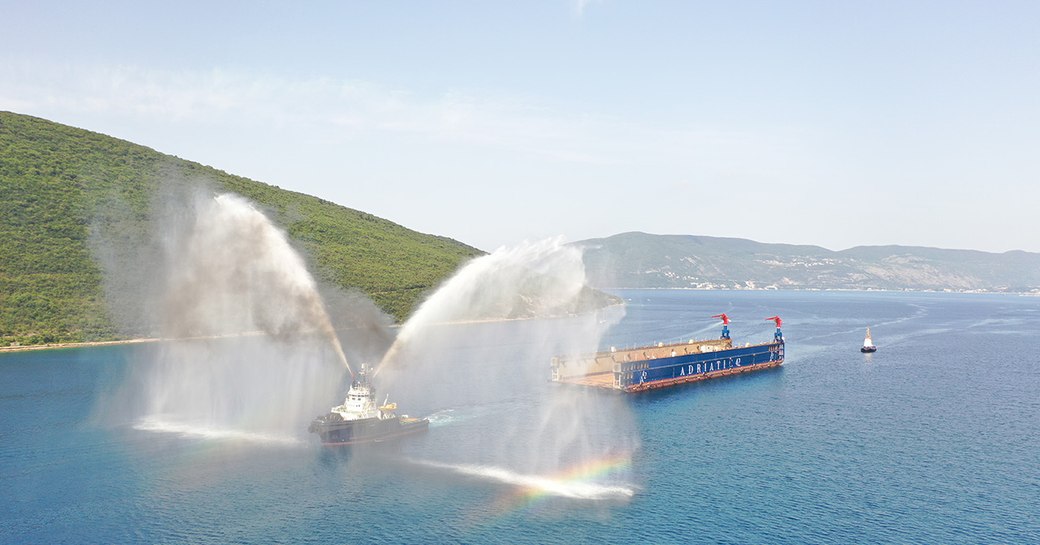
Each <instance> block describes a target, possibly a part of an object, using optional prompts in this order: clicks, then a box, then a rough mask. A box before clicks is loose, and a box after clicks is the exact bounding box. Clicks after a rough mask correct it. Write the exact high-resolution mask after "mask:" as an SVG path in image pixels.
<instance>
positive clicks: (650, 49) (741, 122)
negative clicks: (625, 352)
mask: <svg viewBox="0 0 1040 545" xmlns="http://www.w3.org/2000/svg"><path fill="white" fill-rule="evenodd" d="M103 6H104V8H103V9H99V8H98V7H96V6H94V5H89V4H82V3H75V4H65V3H61V2H53V1H41V2H31V3H26V2H12V1H7V0H0V10H2V12H3V13H4V14H5V19H6V24H5V39H4V48H3V50H0V110H10V111H14V112H18V113H24V114H30V115H35V116H39V117H43V118H46V119H50V120H53V121H57V122H59V123H65V124H69V125H74V126H78V127H82V128H85V129H89V130H92V131H97V132H101V133H104V134H109V135H112V136H115V137H118V138H123V139H126V140H129V141H132V142H135V143H138V144H143V145H146V146H149V147H152V148H155V149H157V150H159V151H161V152H164V153H169V154H173V155H177V156H179V157H182V158H185V159H189V160H193V161H198V162H201V163H204V164H207V165H211V166H214V167H217V168H219V169H222V170H225V171H227V172H231V173H233V174H238V175H242V176H247V177H250V178H253V179H256V180H260V181H263V182H266V183H270V184H275V185H278V186H280V187H283V188H287V189H292V190H295V191H300V192H303V193H308V194H312V195H316V196H319V197H322V198H324V199H326V200H330V201H333V202H336V203H339V204H342V205H344V206H348V207H350V208H355V209H358V210H363V211H365V212H369V213H372V214H376V215H378V216H381V217H384V218H387V219H390V220H392V221H395V222H397V223H400V224H402V225H405V226H406V227H409V228H412V229H415V230H418V231H422V232H427V233H433V234H438V235H444V236H449V237H452V238H455V239H458V240H460V241H463V242H465V243H468V244H471V245H474V246H476V247H479V248H482V249H484V250H492V249H494V248H496V247H498V246H501V245H512V244H514V243H516V242H519V241H521V240H524V239H527V240H533V239H541V238H545V237H548V236H555V235H563V236H564V237H566V238H567V239H568V240H580V239H585V238H596V237H606V236H610V235H613V234H616V233H621V232H626V231H644V232H650V233H660V234H695V235H708V236H722V237H739V238H749V239H753V240H757V241H760V242H783V243H791V244H813V245H819V246H823V247H826V248H829V249H834V250H840V249H845V248H849V247H852V246H858V245H883V244H902V245H914V246H932V247H940V248H964V249H976V250H985V251H992V252H1003V251H1007V250H1015V249H1021V250H1027V251H1033V252H1040V214H1037V213H1036V210H1035V209H1036V207H1037V205H1038V204H1040V162H1038V161H1037V160H1036V150H1037V149H1040V33H1037V32H1036V31H1035V22H1036V21H1037V20H1040V4H1036V3H1032V2H1014V1H1008V2H1000V3H985V2H945V1H944V2H939V1H922V2H914V3H908V4H903V3H896V2H891V3H869V4H852V3H831V2H822V1H820V2H808V1H800V2H789V3H774V4H769V3H751V2H746V3H706V2H704V3H702V2H650V3H646V2H620V1H609V0H603V1H593V0H578V1H565V0H559V1H543V2H536V3H528V2H525V3H517V4H503V3H479V2H472V3H462V2H445V3H433V2H430V3H404V2H380V3H351V4H347V5H340V4H339V3H334V2H328V3H314V4H308V5H307V6H306V9H305V8H303V7H300V6H299V5H296V4H289V3H281V2H268V3H263V4H254V3H248V2H231V3H221V4H215V5H210V4H209V3H203V2H195V1H189V2H181V3H176V4H148V5H145V4H140V3H134V2H112V3H105V4H104V5H103ZM0 159H2V158H0Z"/></svg>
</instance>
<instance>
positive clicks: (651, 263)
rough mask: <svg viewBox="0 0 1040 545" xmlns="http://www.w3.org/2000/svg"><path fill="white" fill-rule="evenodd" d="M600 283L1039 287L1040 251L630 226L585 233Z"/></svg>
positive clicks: (590, 265) (592, 273) (591, 273)
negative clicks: (760, 238) (790, 239)
mask: <svg viewBox="0 0 1040 545" xmlns="http://www.w3.org/2000/svg"><path fill="white" fill-rule="evenodd" d="M575 244H577V245H579V246H582V247H584V248H585V264H586V273H587V275H588V277H589V281H590V283H591V284H592V285H593V286H595V287H599V288H699V289H733V288H736V289H824V290H826V289H853V290H940V291H945V290H950V291H994V292H996V291H999V292H1033V293H1040V254H1038V253H1030V252H1023V251H1011V252H1004V253H1000V254H997V253H989V252H980V251H974V250H944V249H938V248H924V247H916V246H857V247H855V248H849V249H847V250H841V251H833V250H828V249H826V248H822V247H820V246H803V245H792V244H765V243H760V242H755V241H752V240H746V239H740V238H720V237H705V236H693V235H652V234H647V233H640V232H632V233H622V234H618V235H614V236H611V237H607V238H597V239H589V240H583V241H580V242H576V243H575Z"/></svg>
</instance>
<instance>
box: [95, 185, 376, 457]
mask: <svg viewBox="0 0 1040 545" xmlns="http://www.w3.org/2000/svg"><path fill="white" fill-rule="evenodd" d="M180 197H182V196H180ZM170 204H171V206H170V208H172V209H174V210H176V212H174V213H170V212H169V211H167V213H166V215H165V216H164V217H163V219H162V221H160V222H158V226H157V235H159V237H160V244H158V245H157V247H158V248H159V251H155V252H153V254H154V255H156V256H158V258H159V259H158V261H161V263H160V264H159V265H160V266H159V267H157V269H156V270H155V271H154V273H153V276H152V277H151V278H148V279H147V281H150V282H152V283H154V284H156V285H158V286H159V287H160V288H161V289H159V290H158V291H159V292H161V296H159V297H156V298H155V299H154V300H152V301H149V302H148V303H146V304H149V305H150V306H149V312H148V313H149V314H151V315H155V316H158V319H157V322H158V326H159V328H160V333H161V335H162V336H163V337H165V338H172V339H175V340H173V341H171V342H165V343H161V344H159V345H156V346H153V347H147V348H142V349H141V356H143V357H141V358H139V359H140V360H141V361H139V362H136V363H135V364H134V365H133V366H132V367H131V373H130V376H129V377H128V378H127V380H126V381H125V383H124V384H123V386H122V388H121V390H120V391H119V392H116V394H115V395H114V396H112V398H113V400H112V401H110V402H109V406H108V407H107V408H106V407H102V408H101V412H107V413H111V412H113V411H120V412H122V413H131V414H133V415H135V416H136V417H138V418H140V420H141V422H144V423H145V429H149V430H159V429H168V430H169V431H174V432H177V433H187V432H188V431H192V430H193V431H194V432H195V434H196V435H204V436H220V435H223V436H227V437H229V438H243V437H268V438H269V437H276V438H277V437H286V436H288V437H293V436H298V435H302V433H303V432H304V431H305V428H306V419H309V418H310V417H313V416H314V415H315V414H319V413H320V412H324V411H325V410H327V408H328V404H329V402H330V401H331V400H333V399H334V398H335V397H336V396H338V395H340V394H341V393H342V392H341V391H340V390H341V386H342V379H343V375H344V369H345V370H347V371H349V370H350V367H349V363H348V361H347V358H346V356H345V354H344V352H343V348H342V346H341V345H340V342H339V339H338V338H337V335H336V332H335V331H334V330H333V327H332V324H331V322H330V320H329V317H328V314H327V313H326V311H325V307H324V305H323V302H322V298H321V297H320V295H319V293H318V289H317V286H316V283H315V281H314V279H313V278H312V277H311V275H310V274H309V273H308V272H307V269H306V266H305V262H304V261H303V259H302V258H301V257H300V255H299V254H298V253H296V252H295V251H294V250H293V248H292V247H291V245H290V244H289V242H288V240H287V238H286V236H285V234H284V233H282V232H281V231H280V230H279V229H277V228H276V227H275V226H274V225H273V224H272V223H271V222H270V221H269V220H268V219H267V217H266V216H265V215H264V214H263V213H261V212H260V211H259V210H257V209H256V208H255V207H254V206H253V205H252V204H250V203H249V202H248V201H246V200H245V199H243V198H241V197H238V196H235V195H230V194H225V195H219V196H216V197H213V196H212V195H211V194H196V195H194V196H191V197H189V198H188V199H187V200H184V199H183V198H179V199H178V198H174V199H173V200H172V203H170ZM141 291H142V292H143V291H145V290H141ZM370 325H371V324H370ZM377 326H378V324H375V325H372V327H377ZM336 362H338V364H339V365H337V363H336ZM102 416H104V415H102ZM186 430H188V431H186Z"/></svg>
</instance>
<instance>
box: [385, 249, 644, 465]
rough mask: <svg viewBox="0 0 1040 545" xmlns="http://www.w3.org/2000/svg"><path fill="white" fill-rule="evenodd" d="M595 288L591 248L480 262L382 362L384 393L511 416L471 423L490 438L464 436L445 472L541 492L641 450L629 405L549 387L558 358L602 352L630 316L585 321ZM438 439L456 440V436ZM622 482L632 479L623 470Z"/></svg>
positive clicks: (425, 311) (525, 252)
mask: <svg viewBox="0 0 1040 545" xmlns="http://www.w3.org/2000/svg"><path fill="white" fill-rule="evenodd" d="M585 288H586V285H585V269H584V265H583V263H582V254H581V251H580V250H579V249H577V248H574V247H572V246H567V245H565V244H563V243H562V241H560V240H545V241H541V242H536V243H525V244H522V245H519V246H517V247H513V248H502V249H499V250H497V251H495V252H493V253H491V254H489V255H487V256H483V257H480V258H477V259H474V260H473V261H471V262H470V263H469V264H467V265H466V266H465V267H464V268H463V269H461V270H460V271H459V272H458V273H457V274H456V275H455V276H454V277H452V278H451V279H449V280H448V281H447V282H446V283H445V284H444V285H443V286H441V287H440V288H439V289H438V290H437V291H436V292H435V293H434V294H433V295H431V296H430V297H429V299H427V300H426V301H425V302H424V303H423V304H422V306H421V307H420V308H419V309H418V310H417V311H416V313H415V315H414V316H413V317H412V318H411V319H409V320H408V322H407V323H405V324H404V326H403V327H402V328H401V331H400V333H399V335H398V336H397V340H396V342H395V343H394V345H393V346H392V348H391V349H390V350H389V351H388V352H387V354H386V356H385V357H384V358H383V361H382V362H381V363H380V367H379V372H378V375H377V378H378V381H379V383H380V385H381V386H382V387H383V389H384V390H386V391H391V392H393V395H394V396H395V397H397V398H398V399H401V400H407V403H408V404H409V405H412V404H416V405H420V406H423V407H429V408H431V409H434V410H441V411H444V410H448V411H454V412H461V413H465V412H466V411H467V408H468V407H472V406H488V405H506V406H508V407H509V409H508V410H507V411H506V414H508V415H510V416H509V417H507V418H502V417H501V416H498V417H496V418H495V419H493V421H491V420H490V419H488V420H487V421H479V422H476V423H474V421H470V422H467V425H468V426H471V427H472V426H477V427H482V430H481V431H480V432H479V437H477V438H473V437H459V438H458V439H457V441H458V445H457V448H455V449H452V450H451V451H450V453H449V456H450V457H451V459H450V460H448V459H443V460H440V461H437V462H431V463H433V464H434V466H435V467H454V468H456V470H457V471H459V472H462V473H466V474H467V475H469V476H479V475H487V476H488V478H489V479H490V480H498V481H500V482H506V481H508V480H506V481H503V480H502V479H499V478H498V477H500V476H501V475H516V476H518V478H520V477H519V476H523V478H522V479H520V480H519V481H517V482H527V483H536V482H540V481H538V477H539V476H540V477H546V476H548V477H549V478H552V476H553V475H561V474H565V473H567V472H568V471H569V470H572V469H573V468H576V467H581V466H583V465H587V464H589V463H591V462H593V461H595V460H598V459H604V458H612V459H617V458H618V457H619V456H620V457H622V458H624V457H626V456H628V455H629V454H630V453H631V452H632V451H633V450H634V449H635V448H637V446H638V439H637V434H636V432H635V426H634V424H633V421H632V417H631V414H630V412H629V409H628V406H627V405H626V404H625V403H624V400H623V399H621V398H620V397H619V396H615V395H610V394H606V393H601V392H593V391H589V390H584V389H577V388H568V387H566V386H561V385H556V384H552V383H549V382H548V379H549V362H550V359H551V358H552V356H554V355H559V354H572V353H579V352H591V351H595V350H596V349H597V348H599V343H600V340H601V338H602V336H603V334H604V333H605V332H606V330H607V329H608V328H610V327H611V326H612V325H614V324H615V323H617V322H618V321H619V320H620V319H621V318H622V317H623V316H624V309H623V307H620V306H614V307H608V308H605V309H599V310H587V311H584V312H573V309H575V308H577V307H578V305H577V301H578V298H579V297H580V296H581V294H582V291H583V289H585ZM514 318H524V319H522V320H512V319H514ZM496 320H498V321H496ZM498 414H501V411H500V412H499V413H498ZM437 429H438V431H440V430H442V429H443V430H445V431H444V433H450V431H451V426H450V425H449V426H445V427H443V428H440V427H439V428H437ZM445 463H451V464H456V465H454V466H449V465H444V464H445ZM438 464H440V465H438ZM475 466H479V467H481V468H484V469H483V470H482V471H481V472H474V471H471V470H470V469H471V468H472V467H475ZM610 477H611V478H612V479H622V480H624V479H627V478H628V477H629V476H628V475H627V472H625V471H623V469H617V470H616V471H614V472H613V473H612V474H611V475H610ZM524 479H527V480H524ZM512 484H516V483H512Z"/></svg>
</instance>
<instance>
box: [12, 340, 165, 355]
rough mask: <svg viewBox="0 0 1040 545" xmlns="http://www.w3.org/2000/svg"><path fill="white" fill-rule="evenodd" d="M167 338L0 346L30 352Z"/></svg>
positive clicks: (146, 341) (148, 341)
mask: <svg viewBox="0 0 1040 545" xmlns="http://www.w3.org/2000/svg"><path fill="white" fill-rule="evenodd" d="M163 340H167V339H160V338H156V337H151V338H141V339H123V340H119V341H88V342H81V343H47V344H27V345H19V346H0V354H3V353H6V352H30V351H33V350H60V349H62V348H89V347H93V346H109V345H120V344H144V343H156V342H159V341H163Z"/></svg>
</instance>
